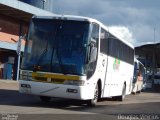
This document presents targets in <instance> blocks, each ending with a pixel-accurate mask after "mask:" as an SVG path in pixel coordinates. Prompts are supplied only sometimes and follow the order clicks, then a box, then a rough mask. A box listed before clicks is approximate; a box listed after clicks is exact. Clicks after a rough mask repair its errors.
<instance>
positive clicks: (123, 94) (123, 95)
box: [122, 85, 126, 99]
mask: <svg viewBox="0 0 160 120" xmlns="http://www.w3.org/2000/svg"><path fill="white" fill-rule="evenodd" d="M125 95H126V87H125V85H124V86H123V91H122V99H124V98H125Z"/></svg>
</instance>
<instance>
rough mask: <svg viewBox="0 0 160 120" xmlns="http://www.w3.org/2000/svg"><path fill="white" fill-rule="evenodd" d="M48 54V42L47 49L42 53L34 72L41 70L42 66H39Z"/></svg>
mask: <svg viewBox="0 0 160 120" xmlns="http://www.w3.org/2000/svg"><path fill="white" fill-rule="evenodd" d="M47 52H48V40H47V44H46V48H45V49H44V50H43V51H42V53H41V54H40V57H39V59H38V61H37V63H36V64H35V65H34V69H33V71H34V72H36V71H37V70H40V69H41V66H40V65H39V63H40V61H41V60H42V58H43V57H44V56H45V55H46V53H47Z"/></svg>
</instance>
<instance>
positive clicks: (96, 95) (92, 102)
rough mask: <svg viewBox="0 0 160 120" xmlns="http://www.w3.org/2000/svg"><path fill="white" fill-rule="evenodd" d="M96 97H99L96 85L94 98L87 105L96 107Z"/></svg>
mask: <svg viewBox="0 0 160 120" xmlns="http://www.w3.org/2000/svg"><path fill="white" fill-rule="evenodd" d="M98 97H99V87H98V84H97V85H96V88H95V90H94V98H93V99H91V100H89V101H88V105H89V106H92V107H94V106H96V103H97V101H98Z"/></svg>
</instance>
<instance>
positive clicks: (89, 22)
mask: <svg viewBox="0 0 160 120" xmlns="http://www.w3.org/2000/svg"><path fill="white" fill-rule="evenodd" d="M133 71H134V48H133V46H132V45H130V44H129V43H126V42H125V41H122V40H120V39H118V38H117V37H115V36H114V35H112V34H111V33H110V32H109V31H108V30H107V27H105V26H104V25H103V24H102V23H100V22H98V21H97V20H95V19H91V18H87V17H78V16H55V17H54V16H53V17H44V16H43V17H42V16H33V17H32V20H31V23H30V27H29V32H28V35H27V42H26V46H25V51H24V56H23V60H22V65H21V71H20V80H19V91H20V92H21V93H27V94H34V95H38V96H40V98H41V100H42V101H49V100H50V99H51V98H52V97H58V98H67V99H78V100H86V101H88V102H87V103H88V105H91V106H95V104H96V103H97V100H98V99H100V98H104V97H116V98H117V99H119V100H123V99H124V97H125V95H126V94H130V93H131V88H132V80H133Z"/></svg>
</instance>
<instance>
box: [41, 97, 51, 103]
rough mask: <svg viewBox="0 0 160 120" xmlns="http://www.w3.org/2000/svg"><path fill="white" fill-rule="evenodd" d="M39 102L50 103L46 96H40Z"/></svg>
mask: <svg viewBox="0 0 160 120" xmlns="http://www.w3.org/2000/svg"><path fill="white" fill-rule="evenodd" d="M40 100H41V101H42V102H50V101H51V97H48V96H40Z"/></svg>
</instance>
